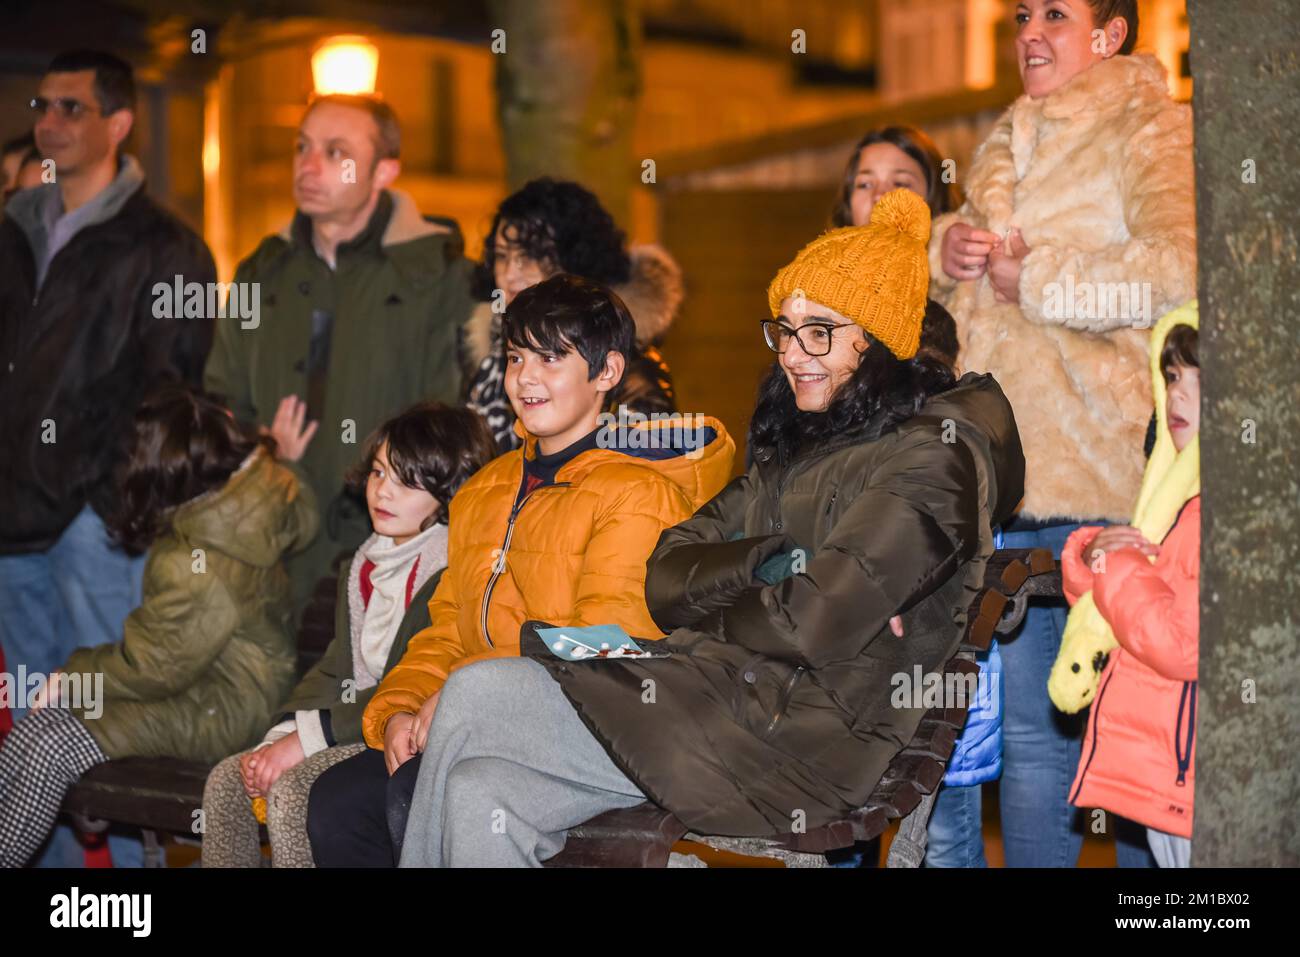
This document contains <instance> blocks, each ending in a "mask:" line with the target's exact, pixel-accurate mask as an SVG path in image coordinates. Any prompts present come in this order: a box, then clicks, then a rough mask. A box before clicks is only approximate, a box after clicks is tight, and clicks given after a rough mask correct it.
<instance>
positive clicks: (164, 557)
mask: <svg viewBox="0 0 1300 957" xmlns="http://www.w3.org/2000/svg"><path fill="white" fill-rule="evenodd" d="M316 525H317V517H316V504H315V502H314V500H313V498H312V495H311V492H310V490H308V489H307V488H306V486H305V485H302V484H301V483H300V482H299V481H298V478H297V476H296V475H295V474H294V472H292V471H291V470H290V469H289V468H287V467H285V466H283V465H281V464H279V463H277V462H276V461H275V460H274V459H273V458H272V457H271V456H270V455H269V454H268V453H267V452H266V451H265V449H262V448H258V449H257V451H255V452H253V453H252V455H251V456H250V457H249V459H248V461H246V462H245V463H244V465H242V466H241V467H240V468H239V470H238V471H236V472H235V473H234V474H233V475H232V476H231V477H230V478H229V479H228V480H227V482H226V484H225V485H223V486H221V487H220V488H218V489H214V490H212V491H211V492H208V493H206V494H204V495H201V496H199V497H198V498H195V499H193V500H191V501H189V502H186V503H185V504H184V505H182V506H180V507H179V508H177V509H176V511H175V512H174V513H173V515H172V518H171V521H170V523H169V527H168V528H167V530H166V531H165V532H163V533H162V534H161V535H160V536H159V537H158V538H157V539H155V541H154V543H153V545H152V546H151V547H150V549H149V556H148V558H147V560H146V563H145V570H144V600H143V602H142V604H141V605H140V607H139V608H137V609H135V611H133V612H131V614H130V615H129V616H128V617H127V619H126V624H125V626H124V634H123V638H122V640H121V641H117V642H113V643H111V644H104V645H96V646H94V647H90V648H81V649H78V650H77V651H75V652H73V654H72V657H70V658H69V659H68V661H67V663H66V664H65V665H64V667H63V670H64V671H66V672H68V673H69V674H81V675H83V676H85V675H91V676H94V675H96V674H101V673H102V674H103V696H102V701H88V700H86V697H85V694H84V689H85V687H86V684H85V680H86V679H85V678H84V677H83V679H82V686H83V701H82V705H83V707H80V708H76V709H74V710H75V713H76V714H77V716H78V717H79V718H80V719H81V720H82V721H83V722H84V723H85V725H86V728H87V729H88V730H89V731H90V733H91V734H92V735H93V736H94V738H95V740H96V741H98V742H99V746H100V747H101V748H103V750H104V752H105V753H106V754H107V755H108V756H109V757H110V758H123V757H132V756H144V757H156V756H171V757H178V758H187V759H190V760H194V761H208V762H212V763H215V762H217V761H219V760H221V759H222V758H224V757H225V756H226V755H228V754H233V753H235V752H236V751H239V750H242V749H243V748H246V747H248V746H250V745H252V744H254V743H256V741H257V740H258V739H259V737H260V736H261V734H262V732H263V731H265V730H266V727H267V725H268V724H269V723H270V719H271V717H272V715H273V714H274V713H275V712H274V710H273V709H274V708H275V707H276V706H277V705H279V703H280V702H281V701H282V700H284V696H285V693H286V692H287V691H288V690H289V687H290V685H291V684H292V683H293V678H294V666H295V661H296V654H295V643H294V636H293V631H292V629H291V627H290V623H289V604H288V590H289V580H288V576H287V574H286V573H285V569H284V561H283V558H284V555H285V553H286V552H288V551H290V550H292V549H295V548H300V547H302V545H303V544H304V543H305V542H307V541H308V540H310V538H311V536H312V535H314V534H315V532H316ZM91 680H92V681H93V680H94V679H93V678H92V679H91Z"/></svg>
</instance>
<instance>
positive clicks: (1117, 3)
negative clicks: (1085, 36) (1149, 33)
mask: <svg viewBox="0 0 1300 957" xmlns="http://www.w3.org/2000/svg"><path fill="white" fill-rule="evenodd" d="M1088 6H1089V7H1090V8H1091V9H1092V22H1093V23H1094V24H1096V25H1097V26H1098V27H1104V26H1106V24H1108V23H1110V21H1112V20H1114V19H1115V18H1116V17H1122V18H1123V19H1124V22H1125V23H1127V24H1128V36H1126V37H1125V38H1124V42H1123V43H1121V44H1120V46H1119V54H1120V55H1121V56H1127V55H1128V54H1130V53H1132V52H1133V48H1134V47H1136V46H1137V41H1138V0H1088Z"/></svg>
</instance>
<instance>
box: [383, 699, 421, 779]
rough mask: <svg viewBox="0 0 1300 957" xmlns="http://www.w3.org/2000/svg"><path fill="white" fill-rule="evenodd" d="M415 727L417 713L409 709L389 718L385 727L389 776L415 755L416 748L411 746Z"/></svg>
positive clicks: (385, 758) (385, 759) (385, 747)
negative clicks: (412, 730)
mask: <svg viewBox="0 0 1300 957" xmlns="http://www.w3.org/2000/svg"><path fill="white" fill-rule="evenodd" d="M414 727H415V715H413V714H411V712H409V711H399V712H398V713H397V714H395V715H393V716H392V717H391V718H389V719H388V724H387V725H386V726H385V728H384V766H385V767H387V768H388V776H389V777H392V776H393V775H394V774H396V773H397V769H398V768H400V767H401V766H402V765H403V764H405V763H406V762H407V761H409V760H411V758H412V757H414V756H415V749H414V748H412V747H411V729H412V728H414Z"/></svg>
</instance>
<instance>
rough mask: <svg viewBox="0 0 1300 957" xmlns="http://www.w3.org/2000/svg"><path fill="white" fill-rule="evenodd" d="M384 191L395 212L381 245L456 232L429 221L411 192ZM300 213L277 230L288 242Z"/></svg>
mask: <svg viewBox="0 0 1300 957" xmlns="http://www.w3.org/2000/svg"><path fill="white" fill-rule="evenodd" d="M384 192H386V193H387V194H388V198H389V199H391V200H392V201H393V214H392V215H391V216H389V217H388V225H387V226H385V227H384V235H383V238H382V239H380V241H379V245H381V246H384V247H387V246H397V245H399V244H401V243H409V242H414V241H415V240H417V239H424V238H425V237H426V236H439V235H443V234H445V233H452V232H454V230H452V229H451V228H450V227H449V226H445V225H443V224H442V223H433V222H429V220H427V219H425V218H424V215H423V214H422V213H421V212H420V208H419V207H418V206H416V205H415V200H413V199H412V198H411V195H410V194H409V193H405V192H403V191H402V190H400V189H387V190H384ZM299 215H300V214H298V213H295V214H294V216H293V218H292V219H290V220H289V221H288V222H287V223H285V224H284V225H283V226H281V227H280V229H279V230H278V231H277V232H278V235H279V237H280V238H281V239H283V240H284V241H285V242H286V243H291V242H293V226H294V223H295V222H296V221H297V219H298V216H299Z"/></svg>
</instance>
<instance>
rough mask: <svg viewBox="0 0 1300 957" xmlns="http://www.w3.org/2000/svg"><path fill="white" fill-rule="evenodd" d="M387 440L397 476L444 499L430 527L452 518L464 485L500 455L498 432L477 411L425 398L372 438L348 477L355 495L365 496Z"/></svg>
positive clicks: (410, 486)
mask: <svg viewBox="0 0 1300 957" xmlns="http://www.w3.org/2000/svg"><path fill="white" fill-rule="evenodd" d="M385 442H387V443H388V464H389V466H390V467H391V468H392V470H393V474H394V475H395V476H396V478H397V480H398V481H399V482H401V483H402V484H403V485H405V486H406V487H407V488H416V489H424V490H425V491H426V492H428V493H429V494H430V495H432V496H433V497H434V498H435V499H437V500H438V508H437V510H436V511H435V512H434V513H433V514H432V515H431V516H429V519H428V521H426V522H425V523H424V528H428V527H430V526H431V525H434V524H436V523H437V522H446V521H447V507H448V505H450V504H451V500H452V499H453V498H454V497H455V495H456V493H457V492H458V491H460V487H461V486H462V485H464V484H465V483H466V482H467V481H469V479H470V477H471V476H473V474H474V473H475V472H477V471H478V470H479V469H481V468H482V467H483V466H485V465H487V464H488V462H490V461H492V459H494V458H496V455H497V446H496V440H495V439H493V438H492V431H491V430H490V429H489V428H488V426H487V423H486V422H485V421H483V417H482V416H480V415H479V414H478V413H477V412H475V411H473V410H472V409H466V408H459V407H458V408H452V407H451V406H447V405H443V404H442V403H441V402H420V403H417V404H416V405H413V406H411V407H410V408H408V409H405V410H404V411H402V412H399V413H398V414H397V415H395V416H393V417H392V418H391V419H389V420H388V421H386V422H384V423H383V424H382V425H380V426H379V428H377V429H375V431H374V432H372V433H371V434H370V436H369V437H368V438H367V439H366V444H365V449H364V451H362V453H361V458H360V460H359V461H358V462H357V464H356V465H355V466H354V467H353V468H352V469H350V470H349V471H348V474H347V476H346V478H345V482H346V484H347V488H348V491H350V492H351V493H352V494H354V495H358V496H360V497H361V498H362V499H364V498H365V494H366V480H367V479H368V478H369V476H370V470H371V468H372V466H373V465H374V462H375V456H376V455H378V454H379V449H380V448H381V447H382V446H383V444H384V443H385Z"/></svg>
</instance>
